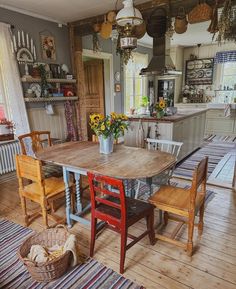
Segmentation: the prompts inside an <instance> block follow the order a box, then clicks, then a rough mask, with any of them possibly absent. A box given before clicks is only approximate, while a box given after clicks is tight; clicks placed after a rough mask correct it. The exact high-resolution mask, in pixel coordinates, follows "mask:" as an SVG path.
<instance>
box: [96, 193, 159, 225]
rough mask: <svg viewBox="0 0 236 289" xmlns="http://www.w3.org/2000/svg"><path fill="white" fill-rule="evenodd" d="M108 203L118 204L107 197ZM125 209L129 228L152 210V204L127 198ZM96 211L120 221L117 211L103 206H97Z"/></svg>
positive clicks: (119, 214)
mask: <svg viewBox="0 0 236 289" xmlns="http://www.w3.org/2000/svg"><path fill="white" fill-rule="evenodd" d="M106 199H107V200H109V201H112V202H114V203H119V200H118V199H117V198H114V197H110V196H109V197H108V198H106ZM126 208H127V212H126V213H127V221H128V225H129V226H131V225H132V224H133V223H135V222H136V220H137V219H140V217H141V215H143V214H144V215H145V214H146V212H148V211H150V210H151V209H153V208H154V206H153V205H152V204H149V203H146V202H143V201H140V200H136V199H132V198H128V197H126ZM96 211H99V212H101V213H105V214H109V215H111V216H112V217H114V218H115V219H121V211H120V210H119V209H116V208H113V207H110V206H107V205H104V204H99V205H98V207H97V208H96Z"/></svg>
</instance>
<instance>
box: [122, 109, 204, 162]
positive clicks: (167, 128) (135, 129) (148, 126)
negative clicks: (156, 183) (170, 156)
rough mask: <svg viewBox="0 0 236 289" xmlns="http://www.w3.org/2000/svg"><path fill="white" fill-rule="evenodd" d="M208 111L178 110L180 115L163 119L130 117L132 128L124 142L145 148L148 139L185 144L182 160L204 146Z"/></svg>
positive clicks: (180, 155)
mask: <svg viewBox="0 0 236 289" xmlns="http://www.w3.org/2000/svg"><path fill="white" fill-rule="evenodd" d="M206 113H207V109H205V108H203V109H178V113H177V114H175V115H172V116H165V117H163V118H156V117H148V116H144V115H139V116H138V115H135V116H129V121H130V127H129V130H128V131H127V132H126V133H125V136H124V142H125V145H128V146H136V147H145V139H146V138H158V139H165V140H173V141H180V142H183V146H182V148H181V151H180V154H179V159H178V160H181V159H183V158H185V157H186V156H187V155H189V154H190V153H191V152H193V151H194V150H196V149H197V148H199V147H200V146H201V145H202V142H203V138H204V133H205V122H206Z"/></svg>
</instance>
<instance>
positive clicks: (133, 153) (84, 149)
mask: <svg viewBox="0 0 236 289" xmlns="http://www.w3.org/2000/svg"><path fill="white" fill-rule="evenodd" d="M36 157H37V158H38V159H39V160H41V161H44V162H46V163H51V164H55V165H58V166H61V167H62V168H63V179H64V182H65V193H66V220H67V225H68V227H71V226H72V221H73V220H74V221H78V222H81V223H82V224H85V225H90V221H89V220H87V219H86V218H85V217H84V214H85V213H86V212H87V211H88V209H89V208H90V205H87V206H85V207H84V208H83V206H82V201H81V190H80V177H81V175H87V172H92V173H94V174H100V175H106V176H109V177H114V178H117V179H121V180H123V183H124V187H125V191H126V194H127V195H128V196H130V197H134V194H135V189H134V182H135V180H137V179H143V178H145V179H146V180H147V183H148V184H149V190H150V195H151V194H152V177H154V176H156V175H158V174H160V173H162V172H163V171H165V170H166V169H168V168H170V167H172V166H173V165H174V164H175V162H176V158H175V157H174V156H173V155H172V154H170V153H167V152H162V151H160V150H147V149H144V148H137V147H129V146H125V145H123V144H116V145H114V151H113V152H112V153H110V154H101V153H100V152H99V144H98V143H94V142H90V141H76V142H65V143H61V144H56V145H53V146H49V147H47V148H44V149H43V150H40V151H39V152H37V153H36ZM70 173H74V176H75V177H74V178H75V194H76V209H75V212H73V211H72V210H71V194H70V188H69V178H70ZM129 184H131V185H129Z"/></svg>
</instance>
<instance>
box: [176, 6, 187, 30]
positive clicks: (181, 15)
mask: <svg viewBox="0 0 236 289" xmlns="http://www.w3.org/2000/svg"><path fill="white" fill-rule="evenodd" d="M174 27H175V32H176V33H178V34H182V33H184V32H186V31H187V28H188V21H187V17H186V14H185V10H184V7H179V11H178V15H177V16H176V17H175V24H174Z"/></svg>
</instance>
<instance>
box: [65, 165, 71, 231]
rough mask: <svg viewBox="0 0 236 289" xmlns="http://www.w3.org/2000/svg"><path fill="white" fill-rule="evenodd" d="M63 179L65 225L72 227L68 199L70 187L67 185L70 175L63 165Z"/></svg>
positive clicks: (69, 200)
mask: <svg viewBox="0 0 236 289" xmlns="http://www.w3.org/2000/svg"><path fill="white" fill-rule="evenodd" d="M63 179H64V183H65V192H66V222H67V226H68V227H69V228H71V227H72V223H71V218H70V214H71V199H70V197H71V196H70V187H69V181H70V175H69V172H68V171H67V170H66V168H64V167H63Z"/></svg>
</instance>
